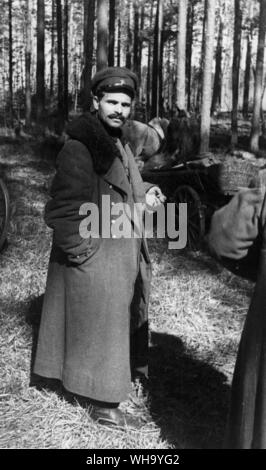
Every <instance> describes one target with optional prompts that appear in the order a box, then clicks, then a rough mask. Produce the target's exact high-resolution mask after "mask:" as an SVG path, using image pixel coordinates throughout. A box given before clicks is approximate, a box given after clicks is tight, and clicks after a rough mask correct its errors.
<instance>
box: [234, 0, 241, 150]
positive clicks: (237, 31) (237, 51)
mask: <svg viewBox="0 0 266 470" xmlns="http://www.w3.org/2000/svg"><path fill="white" fill-rule="evenodd" d="M234 24H235V26H234V57H233V84H232V93H233V96H232V98H233V99H232V102H233V106H232V125H231V128H232V137H231V145H232V147H234V146H235V145H237V142H238V117H237V115H238V94H239V68H240V57H241V24H242V11H241V7H240V0H235V23H234Z"/></svg>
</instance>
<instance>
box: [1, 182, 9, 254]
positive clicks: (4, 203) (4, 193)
mask: <svg viewBox="0 0 266 470" xmlns="http://www.w3.org/2000/svg"><path fill="white" fill-rule="evenodd" d="M9 217H10V202H9V195H8V190H7V187H6V185H5V183H4V182H3V181H2V180H1V179H0V250H1V249H2V248H3V246H4V243H5V241H6V232H7V227H8V223H9Z"/></svg>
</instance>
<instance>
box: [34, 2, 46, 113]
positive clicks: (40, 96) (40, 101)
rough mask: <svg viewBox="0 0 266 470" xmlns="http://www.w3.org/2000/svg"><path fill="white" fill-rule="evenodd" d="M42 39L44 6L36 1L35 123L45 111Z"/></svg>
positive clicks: (43, 32)
mask: <svg viewBox="0 0 266 470" xmlns="http://www.w3.org/2000/svg"><path fill="white" fill-rule="evenodd" d="M44 38H45V4H44V1H43V0H37V73H36V75H37V77H36V95H37V97H36V98H37V109H36V117H37V122H38V121H40V119H41V118H42V116H43V113H44V109H45V56H44Z"/></svg>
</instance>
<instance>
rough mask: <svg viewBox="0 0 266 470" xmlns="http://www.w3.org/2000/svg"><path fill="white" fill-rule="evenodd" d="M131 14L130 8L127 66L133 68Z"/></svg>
mask: <svg viewBox="0 0 266 470" xmlns="http://www.w3.org/2000/svg"><path fill="white" fill-rule="evenodd" d="M130 20H131V14H130V9H129V12H128V22H127V47H126V67H127V68H128V69H131V62H132V57H131V56H132V54H131V52H132V32H131V26H130V23H131V21H130Z"/></svg>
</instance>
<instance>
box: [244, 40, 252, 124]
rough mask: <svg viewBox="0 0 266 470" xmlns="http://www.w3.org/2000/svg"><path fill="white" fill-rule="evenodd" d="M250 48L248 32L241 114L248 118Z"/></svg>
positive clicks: (250, 41) (250, 42)
mask: <svg viewBox="0 0 266 470" xmlns="http://www.w3.org/2000/svg"><path fill="white" fill-rule="evenodd" d="M251 48H252V40H251V35H250V34H248V36H247V53H246V66H245V77H244V98H243V116H244V117H245V118H248V108H249V84H250V68H251Z"/></svg>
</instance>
